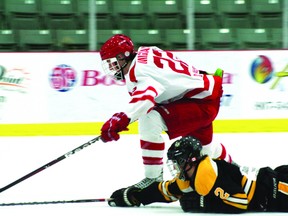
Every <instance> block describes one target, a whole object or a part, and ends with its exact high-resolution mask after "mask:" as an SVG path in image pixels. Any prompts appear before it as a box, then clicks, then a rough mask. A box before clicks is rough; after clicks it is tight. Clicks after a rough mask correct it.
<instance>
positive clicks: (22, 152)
mask: <svg viewBox="0 0 288 216" xmlns="http://www.w3.org/2000/svg"><path fill="white" fill-rule="evenodd" d="M92 138H94V137H92V136H74V137H69V136H56V137H46V136H45V137H43V136H35V137H0V148H1V151H0V173H1V175H0V189H1V188H3V187H4V186H6V185H8V184H10V183H11V182H14V181H15V180H17V179H19V178H20V177H22V176H24V175H26V174H28V173H30V172H31V171H33V170H36V169H37V168H39V167H41V166H43V165H44V164H47V163H48V162H50V161H52V160H54V159H56V158H58V157H60V156H62V155H63V154H65V153H67V152H69V151H71V150H72V149H74V148H76V147H78V146H80V145H82V144H83V143H86V142H87V141H89V140H91V139H92ZM164 138H165V140H166V141H167V142H166V149H167V148H168V147H169V146H170V144H171V142H172V141H169V139H168V138H167V136H166V135H164ZM215 138H216V140H218V141H221V142H222V143H223V144H224V145H225V146H226V148H227V150H228V151H229V152H230V153H231V155H232V157H233V158H234V160H235V161H236V162H237V163H239V164H243V165H250V166H256V167H261V166H271V167H273V168H274V167H276V166H278V165H282V164H287V163H288V157H287V147H286V146H287V144H288V133H248V134H241V133H234V134H216V135H215ZM139 146H140V144H139V141H138V136H137V135H122V136H121V139H120V140H119V141H117V142H111V143H102V142H101V141H98V142H96V143H94V144H93V145H91V146H88V147H86V148H84V149H83V150H81V151H79V152H77V153H75V154H74V155H72V156H71V157H68V158H66V159H64V160H62V161H60V162H59V163H56V164H54V165H53V166H51V167H49V168H47V169H45V170H43V171H41V172H39V173H37V174H35V175H33V176H32V177H30V178H28V179H26V180H24V181H22V182H20V183H18V184H16V185H14V186H13V187H11V188H9V189H7V190H5V191H3V192H2V193H0V203H11V202H32V201H58V200H75V199H77V200H78V199H93V198H109V196H110V195H111V193H112V192H113V191H114V190H116V189H119V188H121V187H125V186H129V185H131V184H134V183H136V182H137V181H139V180H141V179H142V178H143V176H144V171H143V166H142V159H141V150H140V147H139ZM165 160H166V158H165ZM170 177H171V176H170V174H169V172H168V170H167V169H166V167H165V170H164V178H165V179H169V178H170ZM148 214H149V216H154V215H157V216H161V215H163V216H164V215H165V216H168V215H173V216H176V215H186V214H185V213H183V212H182V210H181V208H180V206H179V203H178V202H176V203H172V204H153V205H150V206H145V207H144V206H142V207H140V208H112V207H109V206H108V205H107V203H106V202H98V203H83V204H54V205H37V206H35V205H34V206H13V207H12V206H9V207H1V206H0V215H3V216H4V215H5V216H18V215H27V216H28V215H29V216H36V215H37V216H39V215H41V216H46V215H47V216H48V215H49V216H51V215H53V216H57V215H69V216H74V215H75V216H76V215H79V216H82V215H83V216H90V215H91V216H92V215H93V216H97V215H101V216H102V215H111V216H112V215H113V216H116V215H117V216H118V215H120V216H122V215H123V216H124V215H125V216H132V215H133V216H135V215H148ZM258 214H260V213H258ZM193 215H210V214H193ZM245 215H257V213H246V214H245ZM261 215H263V213H261ZM265 215H268V213H267V214H265ZM269 215H271V213H269ZM273 215H285V214H283V213H282V214H281V213H274V214H273Z"/></svg>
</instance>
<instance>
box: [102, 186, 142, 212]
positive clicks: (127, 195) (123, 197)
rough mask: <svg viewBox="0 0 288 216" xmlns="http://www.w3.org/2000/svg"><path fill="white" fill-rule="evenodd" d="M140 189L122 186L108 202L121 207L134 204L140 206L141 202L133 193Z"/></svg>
mask: <svg viewBox="0 0 288 216" xmlns="http://www.w3.org/2000/svg"><path fill="white" fill-rule="evenodd" d="M137 191H139V188H135V187H128V188H121V189H119V190H116V191H114V192H113V194H112V195H111V197H110V198H111V199H112V200H110V201H108V204H109V205H110V206H112V207H114V206H119V207H132V206H140V202H139V201H138V200H136V199H135V197H134V196H133V193H136V192H137Z"/></svg>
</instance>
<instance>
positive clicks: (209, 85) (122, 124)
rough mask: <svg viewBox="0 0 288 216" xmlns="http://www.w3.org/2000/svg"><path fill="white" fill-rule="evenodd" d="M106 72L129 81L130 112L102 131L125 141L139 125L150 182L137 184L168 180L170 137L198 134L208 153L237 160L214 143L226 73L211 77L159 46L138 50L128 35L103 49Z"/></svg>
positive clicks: (112, 120)
mask: <svg viewBox="0 0 288 216" xmlns="http://www.w3.org/2000/svg"><path fill="white" fill-rule="evenodd" d="M100 55H101V59H102V66H103V70H104V72H105V73H106V74H107V75H108V76H112V77H113V78H115V79H117V80H125V82H126V86H127V88H128V92H129V94H130V96H131V100H130V102H129V104H128V108H127V110H122V111H121V112H119V113H115V114H114V115H113V116H112V117H111V118H110V119H109V120H108V121H106V122H105V123H104V125H103V126H102V128H101V138H102V140H103V141H104V142H109V141H113V140H114V141H116V140H118V139H119V132H121V131H124V130H128V129H127V127H128V125H129V124H130V123H132V122H134V121H137V120H138V123H139V135H140V146H141V149H142V159H143V164H144V170H145V178H144V179H143V180H142V181H140V182H139V184H137V186H138V187H146V186H147V185H149V184H151V183H152V182H154V181H161V180H162V175H163V174H162V170H163V154H164V150H165V144H164V140H163V137H162V135H161V133H162V132H163V131H165V132H166V133H167V134H168V136H169V138H170V139H174V138H177V137H181V136H188V135H190V136H194V137H196V138H197V139H199V140H200V141H201V142H202V143H203V150H202V151H203V153H205V154H208V155H210V156H211V157H212V158H219V159H223V160H226V161H228V162H231V161H232V160H231V157H230V155H229V154H228V153H227V151H226V149H225V147H224V146H223V145H222V144H221V143H216V142H213V127H212V122H213V120H214V119H215V118H216V116H217V114H218V111H219V106H220V98H221V96H222V92H223V91H222V75H223V74H222V73H223V71H222V70H221V69H218V70H216V72H215V74H213V75H211V74H208V73H206V72H204V71H199V70H198V69H196V68H195V67H193V66H192V65H191V64H190V62H189V63H188V62H184V61H183V60H181V59H179V58H177V57H176V56H175V54H173V53H172V52H168V51H163V50H161V49H159V48H157V47H153V46H152V47H140V48H139V49H138V51H135V50H134V45H133V42H132V40H131V39H130V38H129V37H128V36H126V35H121V34H118V35H114V36H112V37H111V38H109V39H108V40H107V41H106V42H105V44H104V45H103V46H102V47H101V50H100Z"/></svg>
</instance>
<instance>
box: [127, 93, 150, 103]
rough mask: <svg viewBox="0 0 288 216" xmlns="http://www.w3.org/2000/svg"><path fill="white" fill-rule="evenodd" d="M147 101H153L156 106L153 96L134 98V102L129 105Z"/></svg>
mask: <svg viewBox="0 0 288 216" xmlns="http://www.w3.org/2000/svg"><path fill="white" fill-rule="evenodd" d="M145 100H149V101H151V103H153V104H155V100H154V97H152V96H151V95H143V96H142V97H138V98H132V100H131V101H130V102H129V103H137V102H139V101H145Z"/></svg>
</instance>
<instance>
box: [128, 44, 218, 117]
mask: <svg viewBox="0 0 288 216" xmlns="http://www.w3.org/2000/svg"><path fill="white" fill-rule="evenodd" d="M125 81H126V86H127V88H128V91H129V94H130V95H131V101H130V102H129V105H128V109H127V110H126V114H127V115H128V117H129V118H130V119H131V122H133V121H136V120H137V119H138V118H139V117H140V116H142V115H145V114H146V113H148V112H149V111H150V110H151V109H152V108H153V107H154V106H155V104H165V103H170V102H173V101H175V100H178V99H181V98H183V97H186V98H193V99H203V100H205V99H211V97H213V93H214V86H215V79H214V76H212V75H204V74H200V73H199V71H198V70H197V69H196V68H195V67H193V66H192V65H189V64H188V63H187V62H184V61H182V60H181V59H178V58H177V57H176V56H175V55H174V54H173V53H172V52H169V51H163V50H161V49H159V48H158V47H140V48H139V49H138V52H137V55H136V57H135V58H134V60H133V61H132V63H131V66H130V68H129V72H128V73H127V74H126V75H125Z"/></svg>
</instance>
